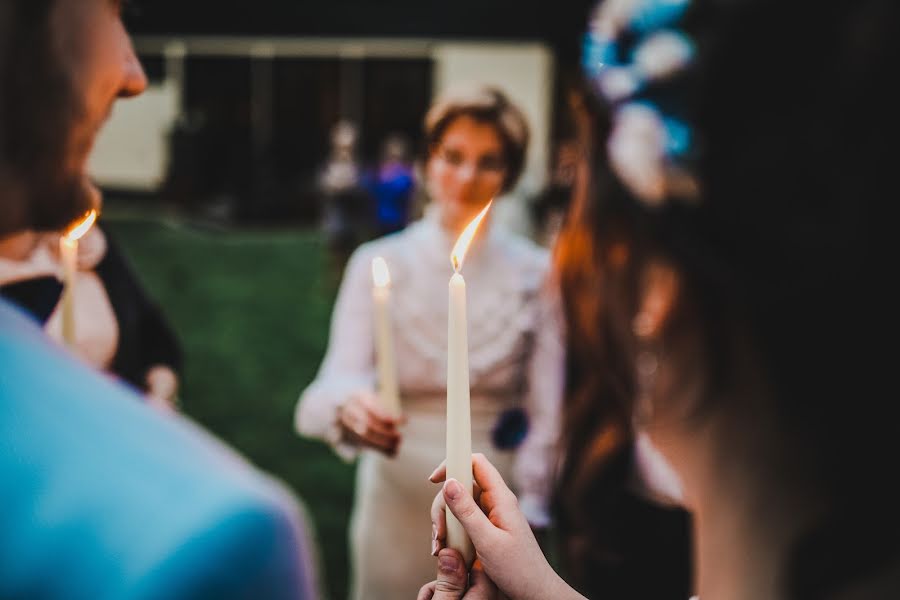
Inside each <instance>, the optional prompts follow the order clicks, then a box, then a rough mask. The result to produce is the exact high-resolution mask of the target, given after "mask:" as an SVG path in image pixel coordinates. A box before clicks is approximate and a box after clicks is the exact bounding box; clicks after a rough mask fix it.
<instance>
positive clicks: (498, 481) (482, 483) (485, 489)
mask: <svg viewBox="0 0 900 600" xmlns="http://www.w3.org/2000/svg"><path fill="white" fill-rule="evenodd" d="M472 475H473V476H474V477H475V483H476V484H477V485H478V487H479V488H481V492H482V493H488V494H490V493H493V494H494V495H498V494H502V493H503V492H504V491H505V492H508V493H509V494H510V495H512V491H511V490H510V489H509V487H507V485H506V482H505V481H503V476H502V475H500V471H498V470H497V467H495V466H494V465H492V464H491V461H489V460H488V459H487V457H486V456H485V455H484V454H482V453H480V452H478V453H476V454H473V455H472ZM428 479H429V480H430V481H431V482H432V483H442V482H443V481H444V480H446V479H447V461H446V460H445V461H443V462H441V464H440V465H438V468H437V469H435V470H434V472H433V473H432V474H431V476H429V477H428Z"/></svg>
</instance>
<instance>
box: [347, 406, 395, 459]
mask: <svg viewBox="0 0 900 600" xmlns="http://www.w3.org/2000/svg"><path fill="white" fill-rule="evenodd" d="M338 422H339V424H340V426H341V432H342V435H343V437H344V439H345V440H347V441H349V442H351V443H353V444H357V445H360V446H366V447H368V448H373V449H375V450H378V451H379V452H382V453H383V454H386V455H387V456H394V455H395V454H397V448H399V447H400V442H401V440H402V436H401V434H400V430H399V426H400V424H401V423H402V422H403V420H402V418H397V417H393V416H391V415H390V414H388V413H387V412H385V410H384V409H383V408H381V406H379V404H378V397H377V396H376V395H375V394H373V393H372V392H368V391H360V392H357V393H355V394H353V395H352V396H350V398H349V399H348V400H347V402H346V403H345V404H344V405H343V406H342V407H341V408H340V410H339V411H338Z"/></svg>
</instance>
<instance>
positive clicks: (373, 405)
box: [362, 393, 406, 429]
mask: <svg viewBox="0 0 900 600" xmlns="http://www.w3.org/2000/svg"><path fill="white" fill-rule="evenodd" d="M362 400H363V404H365V406H366V408H367V409H368V410H369V415H370V416H371V417H372V418H373V419H375V420H376V421H377V422H378V424H379V425H380V426H381V427H384V428H386V429H394V428H396V427H397V426H398V425H402V424H403V423H405V422H406V418H404V417H403V416H402V415H394V414H392V413H391V412H389V411H388V410H386V409H385V408H384V407H383V406H381V402H380V401H379V399H378V396H377V395H375V394H372V393H368V394H365V395H364V396H362Z"/></svg>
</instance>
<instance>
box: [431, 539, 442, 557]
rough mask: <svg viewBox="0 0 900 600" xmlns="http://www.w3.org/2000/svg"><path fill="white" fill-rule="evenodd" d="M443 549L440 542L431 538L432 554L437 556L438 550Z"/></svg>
mask: <svg viewBox="0 0 900 600" xmlns="http://www.w3.org/2000/svg"><path fill="white" fill-rule="evenodd" d="M440 551H441V545H440V544H438V541H437V540H431V555H432V556H437V555H438V552H440Z"/></svg>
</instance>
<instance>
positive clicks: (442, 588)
mask: <svg viewBox="0 0 900 600" xmlns="http://www.w3.org/2000/svg"><path fill="white" fill-rule="evenodd" d="M434 583H435V585H434V595H433V596H432V597H431V599H432V600H459V599H460V598H462V597H463V594H464V593H465V592H466V585H468V583H469V574H468V572H467V571H466V565H465V562H464V561H463V557H462V554H460V553H459V552H457V551H456V550H453V549H451V548H444V549H443V550H441V552H440V554H438V573H437V581H435V582H434Z"/></svg>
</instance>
